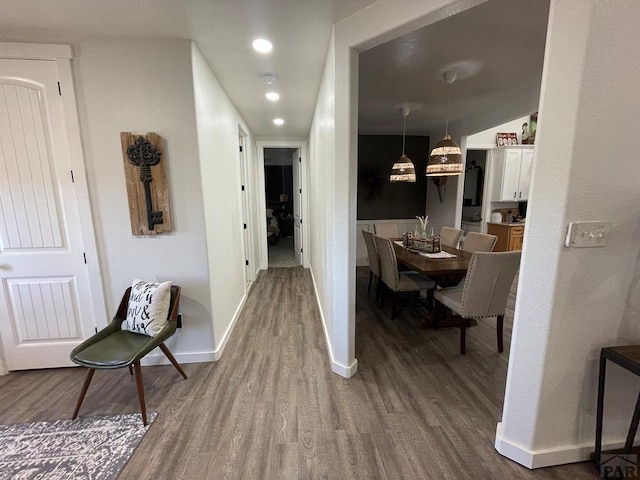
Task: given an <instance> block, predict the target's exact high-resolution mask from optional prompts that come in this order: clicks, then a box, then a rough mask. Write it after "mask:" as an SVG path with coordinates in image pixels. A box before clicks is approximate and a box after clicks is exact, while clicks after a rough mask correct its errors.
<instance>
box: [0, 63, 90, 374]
mask: <svg viewBox="0 0 640 480" xmlns="http://www.w3.org/2000/svg"><path fill="white" fill-rule="evenodd" d="M57 82H58V72H57V66H56V62H54V61H45V60H0V267H1V268H0V282H1V285H0V335H1V337H2V344H3V349H4V353H5V356H6V362H7V367H8V369H9V370H20V369H29V368H50V367H58V366H67V365H72V363H71V361H70V360H69V353H70V351H71V349H72V348H73V347H74V346H75V345H77V344H78V343H80V342H81V341H82V340H84V339H85V338H87V337H88V336H89V335H90V334H91V333H93V330H94V327H95V319H94V315H93V308H92V307H93V304H92V297H91V294H92V292H91V289H90V288H89V276H88V271H87V268H86V264H85V261H84V243H83V238H82V231H81V225H80V214H79V207H78V199H77V197H76V190H75V187H74V185H73V182H72V175H71V164H70V159H69V145H68V143H67V136H66V129H65V117H64V109H63V105H62V101H61V98H60V94H59V92H58V84H57Z"/></svg>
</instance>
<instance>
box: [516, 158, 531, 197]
mask: <svg viewBox="0 0 640 480" xmlns="http://www.w3.org/2000/svg"><path fill="white" fill-rule="evenodd" d="M532 165H533V150H525V151H523V152H522V161H521V162H520V180H519V185H520V193H519V194H518V200H528V199H529V184H530V183H531V167H532Z"/></svg>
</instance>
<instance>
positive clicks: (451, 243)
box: [440, 227, 462, 248]
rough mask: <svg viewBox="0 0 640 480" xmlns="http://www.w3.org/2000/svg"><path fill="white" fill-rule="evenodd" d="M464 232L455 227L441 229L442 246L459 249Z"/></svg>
mask: <svg viewBox="0 0 640 480" xmlns="http://www.w3.org/2000/svg"><path fill="white" fill-rule="evenodd" d="M461 236H462V230H460V229H458V228H453V227H442V228H441V229H440V244H441V245H445V246H447V247H453V248H458V243H460V237H461Z"/></svg>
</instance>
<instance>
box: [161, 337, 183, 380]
mask: <svg viewBox="0 0 640 480" xmlns="http://www.w3.org/2000/svg"><path fill="white" fill-rule="evenodd" d="M160 350H162V353H164V354H165V355H166V356H167V358H168V359H169V361H170V362H171V363H172V364H173V366H174V367H176V369H177V370H178V372H180V375H182V377H183V378H185V379H186V378H187V374H186V373H184V370H182V367H181V366H180V364H179V363H178V362H177V361H176V359H175V357H174V356H173V354H172V353H171V351H170V350H169V349H168V348H167V346H166V345H165V344H164V343H161V344H160Z"/></svg>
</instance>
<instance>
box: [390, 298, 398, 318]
mask: <svg viewBox="0 0 640 480" xmlns="http://www.w3.org/2000/svg"><path fill="white" fill-rule="evenodd" d="M397 314H398V292H393V299H392V302H391V320H393V319H394V318H396V315H397Z"/></svg>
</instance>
